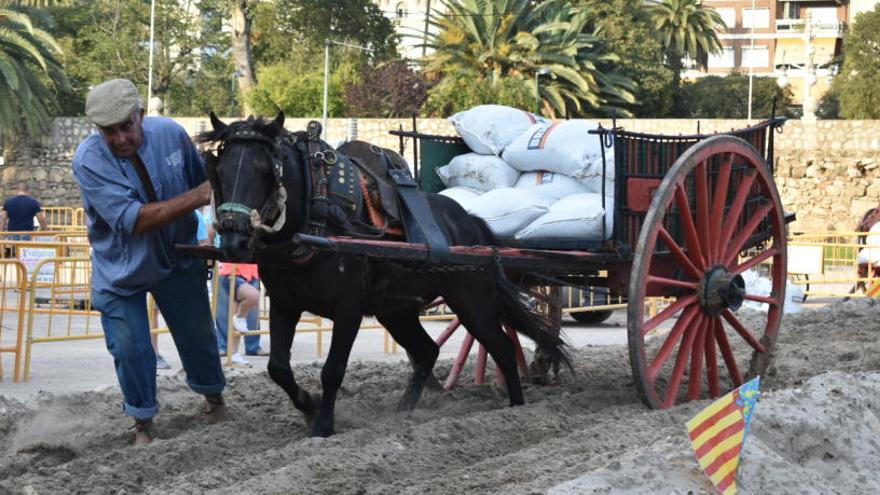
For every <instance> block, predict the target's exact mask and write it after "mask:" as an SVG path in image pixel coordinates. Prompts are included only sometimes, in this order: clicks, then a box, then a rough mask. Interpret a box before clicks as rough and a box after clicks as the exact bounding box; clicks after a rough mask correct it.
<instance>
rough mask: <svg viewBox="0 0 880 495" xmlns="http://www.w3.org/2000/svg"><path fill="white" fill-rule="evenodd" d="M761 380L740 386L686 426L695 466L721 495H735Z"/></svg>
mask: <svg viewBox="0 0 880 495" xmlns="http://www.w3.org/2000/svg"><path fill="white" fill-rule="evenodd" d="M760 379H761V378H760V377H756V378H755V379H754V380H751V381H749V382H747V383H744V384H742V385H741V386H740V387H739V388H736V389H734V390H733V391H731V392H730V393H728V394H727V395H725V396H724V397H721V398H720V399H718V400H717V401H715V402H713V403H712V404H711V405H710V406H709V407H707V408H706V409H703V410H702V411H700V413H699V414H697V415H696V416H694V417H693V418H692V419H691V420H690V421H688V422H687V429H688V433H689V435H690V439H691V444H693V446H694V452H695V453H696V454H697V462H699V463H700V467H702V468H703V471H705V472H706V474H707V475H708V476H709V479H710V480H711V481H712V484H713V485H715V488H717V489H718V491H719V492H721V493H723V494H724V495H733V494H735V493H736V474H737V468H738V467H739V460H740V456H741V454H742V449H743V444H744V443H745V439H746V435H747V434H748V432H749V422H750V421H751V419H752V412H753V411H754V410H755V403H756V402H757V400H758V394H759V391H758V385H759V383H760Z"/></svg>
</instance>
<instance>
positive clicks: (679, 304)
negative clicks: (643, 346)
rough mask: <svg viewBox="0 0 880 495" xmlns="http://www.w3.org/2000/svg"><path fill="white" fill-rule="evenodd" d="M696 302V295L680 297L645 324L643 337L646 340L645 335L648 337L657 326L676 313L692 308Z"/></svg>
mask: <svg viewBox="0 0 880 495" xmlns="http://www.w3.org/2000/svg"><path fill="white" fill-rule="evenodd" d="M696 302H697V296H696V294H695V295H691V296H685V297H679V298H678V299H677V300H676V301H675V302H674V303H672V304H670V305H669V307H668V308H666V309H664V310H663V311H661V312H659V313H657V316H655V317H653V318H651V319H650V320H648V321H646V322H645V324H644V325H643V327H642V337H643V338H644V337H645V335H648V333H649V332H650V331H651V330H653V329H655V328H657V325H659V324H661V323H663V322H664V321H666V320H668V319H669V318H670V317H671V316H672V315H674V314H675V313H676V312H678V310H680V309H684V308H686V307H688V306H690V305H691V304H695V303H696Z"/></svg>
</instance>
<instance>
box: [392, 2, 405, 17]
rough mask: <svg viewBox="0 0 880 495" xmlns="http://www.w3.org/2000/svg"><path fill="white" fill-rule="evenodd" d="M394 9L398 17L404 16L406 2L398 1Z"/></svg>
mask: <svg viewBox="0 0 880 495" xmlns="http://www.w3.org/2000/svg"><path fill="white" fill-rule="evenodd" d="M394 11H395V12H397V18H398V19H403V18H404V17H406V4H404V3H403V2H400V3H398V4H397V7H396V8H395V9H394Z"/></svg>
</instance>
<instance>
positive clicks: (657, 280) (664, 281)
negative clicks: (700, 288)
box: [648, 275, 697, 290]
mask: <svg viewBox="0 0 880 495" xmlns="http://www.w3.org/2000/svg"><path fill="white" fill-rule="evenodd" d="M648 284H649V285H651V284H653V285H665V286H667V287H681V288H683V289H693V290H697V283H696V282H688V281H685V280H676V279H674V278H666V277H658V276H656V275H648Z"/></svg>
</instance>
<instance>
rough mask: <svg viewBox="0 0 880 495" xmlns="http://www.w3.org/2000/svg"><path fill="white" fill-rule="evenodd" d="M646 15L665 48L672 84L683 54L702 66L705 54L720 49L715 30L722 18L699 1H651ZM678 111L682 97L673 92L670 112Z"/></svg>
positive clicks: (720, 26)
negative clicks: (649, 17) (648, 16)
mask: <svg viewBox="0 0 880 495" xmlns="http://www.w3.org/2000/svg"><path fill="white" fill-rule="evenodd" d="M649 14H650V16H651V19H652V20H653V30H654V33H655V34H656V36H657V39H659V40H660V42H661V43H662V45H663V47H664V49H665V50H666V63H667V64H668V66H669V68H670V69H672V73H673V76H674V78H675V86H676V87H678V86H679V85H680V81H681V70H682V67H683V65H682V59H683V58H684V57H685V56H687V57H688V58H689V59H691V60H693V61H695V62H696V63H697V64H699V65H700V66H702V67H705V66H706V63H707V62H708V58H709V55H711V54H715V53H720V52H721V41H720V40H719V39H718V31H720V30H722V29H724V27H725V25H724V21H723V20H722V19H721V15H720V14H718V12H716V11H715V10H713V9H711V8H708V7H704V6H703V5H702V0H661V1H655V2H652V3H651V5H650V8H649ZM681 111H682V98H681V95H680V94H679V93H676V94H675V97H674V101H673V110H672V112H673V115H676V116H677V115H679V114H680V113H681Z"/></svg>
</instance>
